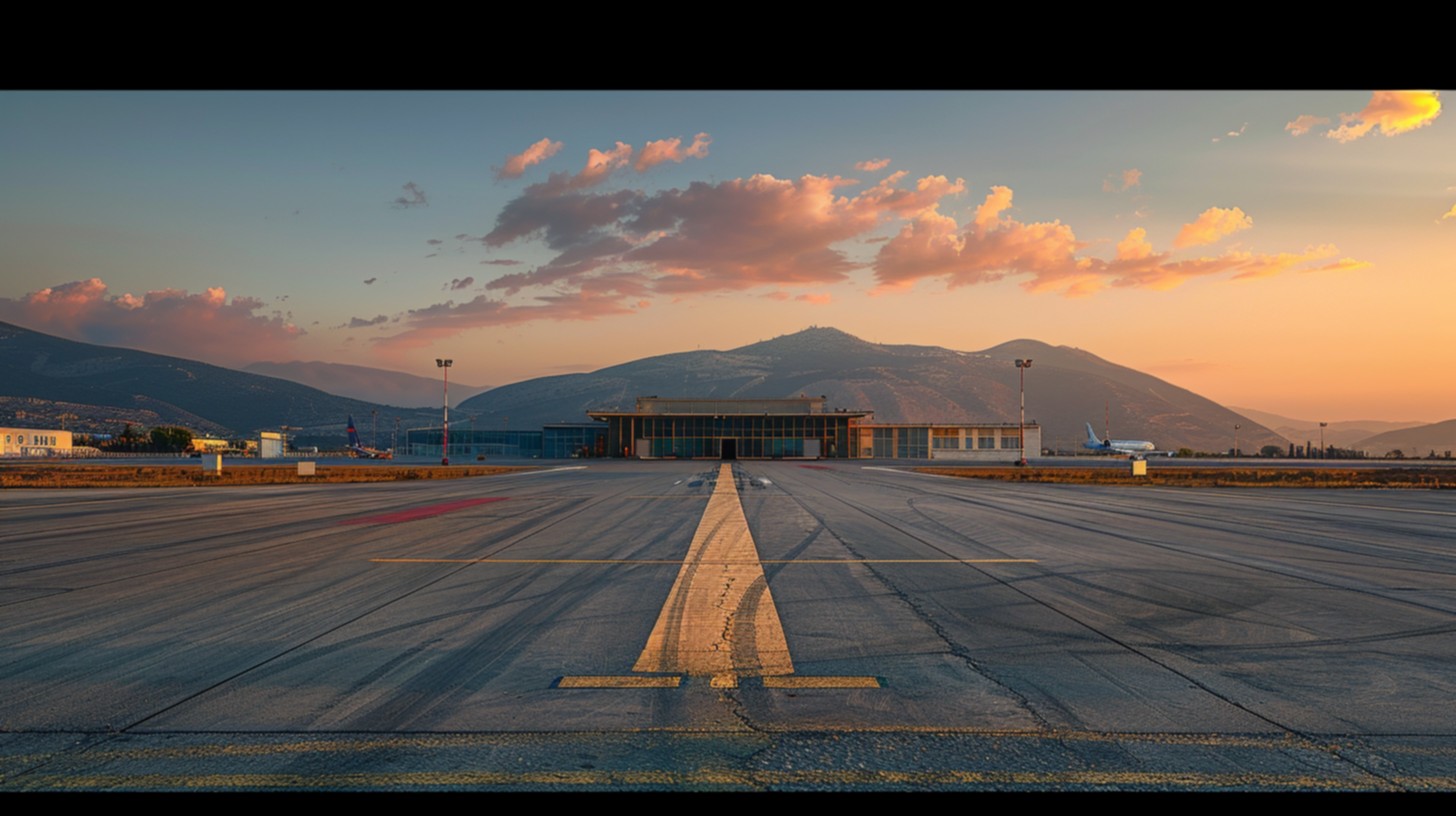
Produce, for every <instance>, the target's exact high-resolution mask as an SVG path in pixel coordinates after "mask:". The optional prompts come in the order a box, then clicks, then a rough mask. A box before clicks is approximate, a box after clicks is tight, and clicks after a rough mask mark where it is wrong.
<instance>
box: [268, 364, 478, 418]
mask: <svg viewBox="0 0 1456 816" xmlns="http://www.w3.org/2000/svg"><path fill="white" fill-rule="evenodd" d="M425 364H426V365H428V364H429V361H428V360H427V361H425ZM243 370H244V371H249V372H252V373H254V374H262V375H264V376H266V377H278V378H279V379H284V380H292V381H293V382H296V383H301V384H303V385H309V386H313V387H314V388H317V389H319V390H320V391H327V392H329V393H330V394H337V395H339V396H341V397H349V398H351V399H357V400H363V401H364V402H371V403H381V404H386V405H407V406H410V407H414V408H437V407H439V406H440V405H441V403H442V402H443V401H444V394H443V388H444V386H443V383H442V381H441V378H439V377H421V376H418V375H415V374H406V373H404V372H402V371H389V370H387V369H383V368H371V367H369V366H357V365H346V364H344V363H324V362H319V361H309V362H300V361H297V360H295V361H293V362H290V363H266V362H260V363H250V364H248V365H246V366H243ZM488 390H490V386H488V385H465V384H464V383H457V382H455V381H453V380H452V381H451V382H450V404H451V405H455V404H458V403H459V402H460V401H461V400H465V399H469V398H470V397H473V396H475V395H476V394H479V393H481V392H482V391H488Z"/></svg>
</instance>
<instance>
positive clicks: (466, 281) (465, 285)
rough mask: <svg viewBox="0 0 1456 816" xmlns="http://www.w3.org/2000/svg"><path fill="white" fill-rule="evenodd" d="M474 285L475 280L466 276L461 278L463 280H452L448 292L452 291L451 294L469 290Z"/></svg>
mask: <svg viewBox="0 0 1456 816" xmlns="http://www.w3.org/2000/svg"><path fill="white" fill-rule="evenodd" d="M474 285H475V278H474V277H471V276H468V275H467V276H466V277H463V278H454V279H453V280H451V281H450V283H449V287H450V291H452V292H458V291H460V290H461V289H469V288H470V287H472V286H474Z"/></svg>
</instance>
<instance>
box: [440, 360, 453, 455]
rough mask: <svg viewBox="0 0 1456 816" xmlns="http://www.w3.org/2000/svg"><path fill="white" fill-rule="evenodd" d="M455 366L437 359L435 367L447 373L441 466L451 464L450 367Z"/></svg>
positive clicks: (447, 361)
mask: <svg viewBox="0 0 1456 816" xmlns="http://www.w3.org/2000/svg"><path fill="white" fill-rule="evenodd" d="M454 364H455V361H454V360H442V359H440V358H439V357H436V358H435V366H436V367H437V368H441V369H444V372H445V439H444V444H443V445H441V446H440V464H442V465H448V464H450V366H452V365H454Z"/></svg>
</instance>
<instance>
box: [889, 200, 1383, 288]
mask: <svg viewBox="0 0 1456 816" xmlns="http://www.w3.org/2000/svg"><path fill="white" fill-rule="evenodd" d="M1011 206H1012V191H1011V189H1010V188H1008V187H993V188H992V189H991V192H990V193H989V194H988V195H987V196H986V199H985V201H984V202H983V203H982V204H981V205H980V206H979V207H977V208H976V212H975V215H974V216H973V217H972V220H971V222H970V223H968V224H967V225H965V226H964V227H961V226H960V225H958V224H957V223H956V221H955V219H953V218H951V217H949V216H946V215H942V214H940V213H938V212H935V211H933V210H931V211H925V212H922V213H921V214H919V215H918V216H916V217H915V218H914V219H912V220H911V221H910V222H909V223H907V224H906V225H905V226H904V227H902V228H901V230H900V232H899V234H897V235H896V236H895V237H894V238H892V239H891V240H890V241H889V242H888V243H886V244H885V245H884V246H883V247H881V248H880V251H879V254H878V256H877V257H876V259H875V265H874V268H875V276H876V278H877V279H878V280H879V282H880V286H879V287H878V289H877V290H876V293H881V292H884V291H886V290H891V289H905V288H908V287H909V286H911V285H913V284H914V283H915V282H916V281H918V280H920V279H923V278H939V279H941V280H943V281H944V282H945V284H946V285H947V286H948V287H951V288H954V287H957V286H966V285H971V284H977V283H986V282H990V281H995V280H999V279H1001V278H1004V277H1007V276H1009V275H1024V276H1026V279H1025V280H1024V281H1022V284H1021V285H1022V286H1023V287H1024V288H1025V289H1027V290H1028V291H1031V292H1043V291H1052V290H1055V291H1060V292H1061V293H1062V294H1063V295H1066V296H1069V297H1077V296H1085V295H1089V294H1092V293H1093V292H1096V291H1098V290H1100V289H1103V288H1105V287H1107V286H1119V287H1129V286H1135V287H1145V288H1150V289H1170V288H1172V287H1175V286H1178V285H1179V284H1181V283H1183V282H1184V281H1186V280H1188V279H1189V278H1192V277H1198V276H1205V275H1214V274H1219V273H1226V274H1231V275H1232V276H1233V277H1234V278H1256V277H1264V276H1267V275H1274V274H1279V273H1281V272H1285V271H1288V270H1290V269H1293V268H1295V267H1298V266H1301V265H1306V264H1309V263H1311V262H1313V261H1316V260H1319V259H1322V258H1326V257H1329V256H1330V255H1332V254H1334V252H1335V248H1334V247H1333V246H1329V245H1322V246H1319V247H1313V248H1311V249H1308V250H1306V251H1305V252H1303V253H1280V254H1275V255H1267V254H1260V253H1252V252H1228V253H1225V254H1223V255H1220V256H1216V257H1211V258H1194V259H1187V260H1173V259H1172V258H1171V256H1170V254H1169V253H1167V252H1157V251H1155V250H1154V248H1153V246H1152V244H1151V242H1149V241H1148V239H1147V231H1146V230H1144V229H1143V228H1141V227H1138V228H1135V229H1133V230H1130V231H1129V232H1128V233H1127V235H1126V236H1125V237H1124V238H1123V239H1122V240H1121V241H1119V242H1118V243H1117V244H1116V251H1115V256H1114V258H1113V260H1111V261H1108V260H1104V259H1101V258H1096V257H1089V256H1085V255H1083V254H1081V253H1082V252H1083V251H1084V250H1085V249H1086V248H1087V246H1088V245H1087V244H1086V243H1084V242H1082V241H1079V240H1078V239H1077V236H1076V235H1075V234H1074V233H1073V231H1072V228H1071V227H1070V226H1068V225H1066V224H1063V223H1061V222H1060V221H1052V222H1041V223H1030V224H1028V223H1022V222H1020V221H1018V220H1016V219H1014V218H1011V217H1009V216H1006V215H1005V213H1006V212H1007V211H1008V210H1009V209H1011ZM1250 225H1252V219H1249V218H1248V216H1246V215H1244V214H1243V212H1242V211H1240V210H1239V209H1238V208H1234V209H1232V210H1220V209H1219V208H1216V207H1215V208H1211V209H1210V210H1208V211H1206V212H1205V213H1204V214H1203V215H1202V216H1200V217H1199V219H1198V220H1197V221H1195V222H1194V224H1193V225H1185V230H1188V229H1189V227H1195V229H1193V230H1190V231H1189V235H1188V236H1185V237H1184V239H1185V240H1187V241H1192V239H1193V238H1207V237H1209V236H1219V235H1226V234H1229V233H1230V232H1233V231H1237V230H1241V229H1246V228H1247V227H1248V226H1250ZM1180 235H1181V233H1180ZM1204 242H1206V241H1204ZM1194 243H1197V242H1196V241H1195V242H1194ZM1361 265H1363V262H1361V261H1356V260H1354V259H1349V258H1347V259H1344V260H1342V261H1340V262H1338V263H1336V264H1329V265H1327V266H1323V267H1317V268H1308V267H1306V268H1305V269H1304V270H1302V271H1322V270H1334V269H1353V268H1359V266H1361Z"/></svg>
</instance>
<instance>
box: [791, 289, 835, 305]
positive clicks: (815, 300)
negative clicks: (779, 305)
mask: <svg viewBox="0 0 1456 816" xmlns="http://www.w3.org/2000/svg"><path fill="white" fill-rule="evenodd" d="M794 300H798V301H803V302H804V303H812V304H814V305H815V306H821V305H823V304H825V303H829V302H831V301H833V300H834V297H833V296H832V295H829V294H827V293H821V292H809V293H805V294H802V295H799V296H797V297H795V298H794Z"/></svg>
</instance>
